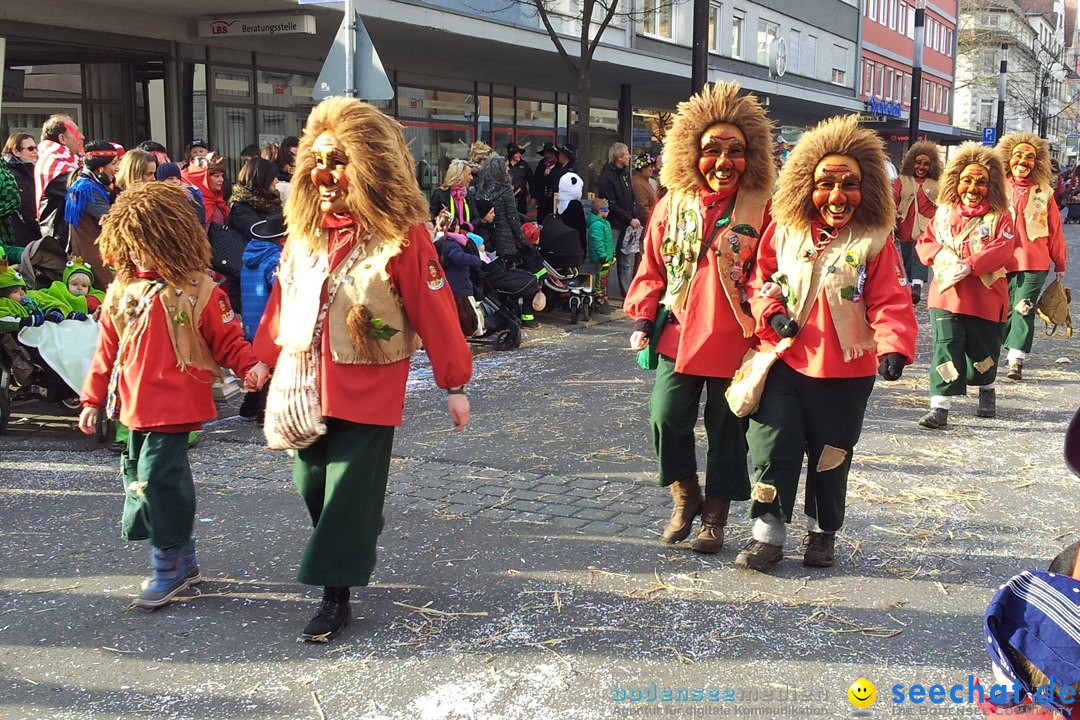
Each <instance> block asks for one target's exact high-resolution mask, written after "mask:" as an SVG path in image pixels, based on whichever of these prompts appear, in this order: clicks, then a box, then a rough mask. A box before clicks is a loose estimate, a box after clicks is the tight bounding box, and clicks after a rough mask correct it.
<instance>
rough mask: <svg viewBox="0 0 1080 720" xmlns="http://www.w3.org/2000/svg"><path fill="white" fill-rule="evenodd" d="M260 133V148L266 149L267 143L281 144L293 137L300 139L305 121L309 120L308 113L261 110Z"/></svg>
mask: <svg viewBox="0 0 1080 720" xmlns="http://www.w3.org/2000/svg"><path fill="white" fill-rule="evenodd" d="M257 116H258V121H259V123H258V133H259V142H258V145H259V147H265V146H266V144H267V143H274V144H275V145H279V144H281V141H282V140H284V139H285V138H286V137H288V136H290V135H292V136H294V137H300V135H301V134H302V133H303V132H304V121H305V120H307V111H306V110H305V111H304V112H302V113H301V112H293V111H290V110H259V111H258V113H257Z"/></svg>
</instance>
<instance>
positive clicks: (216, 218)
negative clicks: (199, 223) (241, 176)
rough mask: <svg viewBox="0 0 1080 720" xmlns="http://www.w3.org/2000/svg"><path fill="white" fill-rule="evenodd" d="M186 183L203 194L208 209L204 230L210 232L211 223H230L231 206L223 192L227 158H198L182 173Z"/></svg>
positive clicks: (216, 155)
mask: <svg viewBox="0 0 1080 720" xmlns="http://www.w3.org/2000/svg"><path fill="white" fill-rule="evenodd" d="M180 176H181V177H182V178H183V180H184V182H186V183H187V184H188V185H191V186H193V187H195V188H197V189H198V190H199V192H200V193H202V200H203V205H204V206H205V207H206V221H205V222H204V224H203V229H204V230H206V231H208V232H209V230H210V225H211V223H217V224H218V225H224V224H225V223H227V222H228V221H229V204H228V203H227V202H225V195H224V194H223V193H222V190H223V189H224V187H225V158H223V157H221V156H220V155H218V154H216V153H210V154H209V155H207V156H206V157H204V158H196V159H195V160H193V161H192V162H191V164H189V165H188V166H187V167H186V168H184V169H183V171H182V172H181V173H180Z"/></svg>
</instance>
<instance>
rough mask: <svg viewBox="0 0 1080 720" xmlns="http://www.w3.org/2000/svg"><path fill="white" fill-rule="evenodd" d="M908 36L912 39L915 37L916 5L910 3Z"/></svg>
mask: <svg viewBox="0 0 1080 720" xmlns="http://www.w3.org/2000/svg"><path fill="white" fill-rule="evenodd" d="M907 12H908V15H907V36H908V37H909V38H911V39H912V40H914V39H915V6H914V5H908V9H907Z"/></svg>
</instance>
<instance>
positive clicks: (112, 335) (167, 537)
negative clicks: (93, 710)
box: [79, 183, 268, 609]
mask: <svg viewBox="0 0 1080 720" xmlns="http://www.w3.org/2000/svg"><path fill="white" fill-rule="evenodd" d="M100 245H101V254H102V257H103V258H105V259H106V261H107V262H109V263H110V264H111V265H112V266H113V267H114V268H115V269H116V279H115V280H114V282H113V283H112V285H110V286H109V290H108V292H107V293H106V296H105V302H104V311H103V312H102V313H101V333H100V335H99V337H98V346H97V351H96V352H95V353H94V359H93V360H92V361H91V364H90V369H89V372H88V373H87V376H86V381H85V383H84V384H83V392H82V404H83V410H82V414H81V415H80V416H79V429H80V430H82V431H83V432H84V433H86V434H91V433H93V432H94V425H95V422H96V420H97V416H98V414H99V413H100V412H101V411H102V410H104V411H105V412H107V413H109V415H110V416H115V415H116V414H117V409H118V408H119V411H120V412H119V415H120V420H121V421H122V422H123V423H124V425H126V426H127V427H128V428H130V436H129V438H128V444H127V449H126V450H125V451H124V453H123V455H122V457H121V467H122V468H123V473H124V479H123V482H124V488H125V499H124V510H123V517H122V521H121V536H122V537H123V538H124V539H126V540H145V539H149V540H150V541H151V545H152V548H151V552H150V561H151V566H152V568H153V575H152V576H151V577H150V579H149V580H148V581H147V582H146V584H145V585H144V589H143V591H142V593H141V594H140V595H139V596H138V598H136V600H135V605H137V606H139V607H143V608H148V609H153V608H159V607H161V606H163V605H165V604H167V603H168V602H169V601H170V600H171V599H172V598H173V597H175V596H176V595H177V594H178V593H180V592H181V591H182V590H184V589H185V588H187V587H188V586H189V585H192V584H195V583H198V582H200V581H201V580H202V577H201V576H200V574H199V565H198V562H197V560H196V557H195V541H194V540H193V539H192V527H193V525H194V521H195V485H194V482H193V481H192V477H191V465H190V464H189V462H188V455H187V453H188V433H189V432H190V431H192V430H197V429H199V427H200V426H201V424H202V422H203V421H204V420H208V419H210V418H213V417H214V416H215V415H216V411H215V407H214V398H213V393H212V390H211V381H212V380H213V379H214V378H217V379H218V380H219V381H220V380H222V379H223V375H222V372H221V366H222V365H224V366H226V367H230V368H232V369H233V370H234V371H235V372H237V373H238V374H241V375H244V376H245V378H246V379H245V383H244V384H245V386H246V387H247V388H248V389H249V390H254V389H259V388H261V387H262V386H263V384H264V383H265V382H266V378H267V374H268V369H267V367H266V365H265V364H264V363H262V362H259V361H258V360H257V359H256V358H255V355H254V354H253V353H252V351H251V346H250V345H249V344H248V343H247V341H245V340H244V338H243V330H242V329H241V327H240V323H239V321H238V320H237V319H236V315H235V314H234V313H233V311H232V308H231V307H230V306H229V300H228V298H227V297H226V296H225V293H224V292H223V291H222V290H221V289H220V288H218V287H217V286H216V285H215V284H214V282H213V281H212V280H211V279H210V276H209V275H207V274H206V268H207V267H208V266H209V264H210V247H209V245H208V244H207V242H206V236H205V235H204V234H203V231H202V229H201V228H200V227H199V225H198V221H197V220H196V218H195V215H194V213H192V212H191V210H190V208H189V206H188V200H187V194H186V193H185V192H184V191H183V190H182V189H181V188H177V187H173V186H171V185H169V184H167V183H146V184H144V185H139V186H137V187H135V188H132V189H131V190H128V191H127V192H125V193H123V194H121V196H120V197H119V199H118V200H117V201H116V204H115V205H113V208H112V210H111V212H110V213H109V214H108V215H106V216H105V218H104V219H103V222H102V233H101V237H100Z"/></svg>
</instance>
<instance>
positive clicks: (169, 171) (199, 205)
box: [154, 162, 206, 227]
mask: <svg viewBox="0 0 1080 720" xmlns="http://www.w3.org/2000/svg"><path fill="white" fill-rule="evenodd" d="M154 178H155V179H157V180H158V181H159V182H167V183H172V184H173V185H179V186H180V187H182V188H184V190H186V191H187V194H188V204H190V205H191V209H192V210H194V211H195V216H196V217H198V218H199V224H200V225H202V226H203V227H206V207H205V206H204V205H203V200H202V193H201V192H199V188H197V187H195V186H194V185H188V184H187V183H185V182H184V180H183V178H182V177H181V171H180V166H179V165H177V164H176V163H174V162H167V163H162V164H161V165H158V169H157V172H155V173H154Z"/></svg>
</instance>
